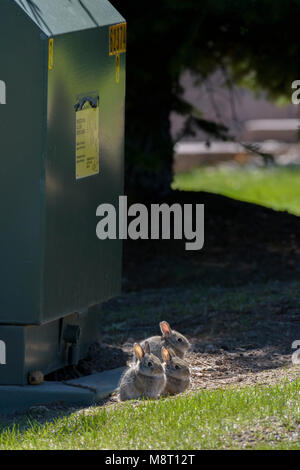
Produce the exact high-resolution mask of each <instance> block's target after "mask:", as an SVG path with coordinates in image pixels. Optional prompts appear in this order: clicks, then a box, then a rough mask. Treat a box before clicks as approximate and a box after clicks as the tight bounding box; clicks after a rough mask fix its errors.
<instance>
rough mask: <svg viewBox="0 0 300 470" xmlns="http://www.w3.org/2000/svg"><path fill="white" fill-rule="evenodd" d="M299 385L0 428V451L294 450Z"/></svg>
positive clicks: (202, 395)
mask: <svg viewBox="0 0 300 470" xmlns="http://www.w3.org/2000/svg"><path fill="white" fill-rule="evenodd" d="M299 398H300V382H299V381H294V382H285V383H281V384H278V385H276V386H269V387H267V386H255V387H245V388H242V389H240V390H238V389H234V388H230V389H226V390H223V389H218V390H213V391H209V390H203V391H200V392H198V393H196V394H194V395H190V396H188V397H184V396H180V397H177V398H175V399H166V400H162V399H161V400H159V401H148V402H142V403H141V404H139V405H137V406H134V405H133V403H130V402H128V403H125V404H118V405H116V406H115V407H114V408H107V409H105V408H92V409H90V410H89V413H88V414H83V413H73V414H71V415H70V416H64V417H61V418H57V419H55V420H54V421H53V422H46V423H44V424H41V423H38V422H37V421H28V422H27V423H24V422H23V424H22V426H18V425H17V424H15V425H14V426H12V427H4V425H2V426H1V425H0V449H170V450H174V449H185V450H187V449H188V450H191V449H220V448H242V447H250V448H256V449H262V448H290V449H300V441H299V437H298V432H297V430H299V423H300V405H299V403H300V400H299Z"/></svg>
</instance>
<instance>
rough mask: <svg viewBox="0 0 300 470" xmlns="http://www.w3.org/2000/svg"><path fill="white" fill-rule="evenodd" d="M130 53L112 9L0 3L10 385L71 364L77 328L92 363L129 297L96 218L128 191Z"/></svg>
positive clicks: (2, 256) (3, 312) (2, 366)
mask: <svg viewBox="0 0 300 470" xmlns="http://www.w3.org/2000/svg"><path fill="white" fill-rule="evenodd" d="M125 51H126V22H125V20H124V18H122V16H121V15H120V14H119V13H118V12H117V11H116V10H115V9H114V8H113V6H112V5H111V4H110V3H109V2H108V1H107V0H51V1H50V0H1V1H0V180H1V184H0V211H1V231H0V261H1V263H0V289H1V290H0V384H24V383H26V381H27V374H28V372H29V371H30V370H32V369H39V370H42V371H43V372H44V373H47V372H50V371H52V370H55V369H56V368H58V367H61V366H63V365H65V364H67V363H68V353H67V350H68V348H69V347H70V343H68V342H67V341H65V340H64V328H66V327H67V326H68V325H70V324H71V325H78V327H79V328H80V331H81V334H80V335H79V339H78V341H77V342H78V344H77V346H78V350H79V351H80V352H79V353H78V357H82V356H83V355H84V354H85V353H86V350H87V347H88V345H89V344H90V343H91V342H93V341H94V340H96V339H98V334H99V325H98V323H97V316H95V314H94V313H92V312H89V308H90V307H91V306H93V305H95V304H99V303H101V302H102V301H104V300H107V299H108V298H110V297H112V296H115V295H118V294H119V292H120V284H121V257H122V246H121V242H120V241H118V240H104V241H100V240H99V239H98V238H97V236H96V225H97V218H96V209H97V207H98V206H99V204H101V203H111V204H113V205H117V203H118V197H119V195H121V194H122V193H123V165H124V161H123V160H124V152H123V147H124V109H125ZM1 345H2V348H1ZM1 351H2V354H1Z"/></svg>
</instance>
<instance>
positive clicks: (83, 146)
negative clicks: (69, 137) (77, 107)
mask: <svg viewBox="0 0 300 470" xmlns="http://www.w3.org/2000/svg"><path fill="white" fill-rule="evenodd" d="M98 173H99V107H97V108H89V109H82V110H81V111H77V113H76V179H80V178H86V177H87V176H92V175H96V174H98Z"/></svg>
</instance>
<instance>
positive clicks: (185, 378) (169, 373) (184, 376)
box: [162, 347, 190, 395]
mask: <svg viewBox="0 0 300 470" xmlns="http://www.w3.org/2000/svg"><path fill="white" fill-rule="evenodd" d="M162 358H163V361H164V362H165V374H166V378H167V382H166V386H165V389H164V391H163V395H176V394H177V393H182V392H184V390H186V389H187V388H188V386H189V385H190V369H189V365H188V363H187V362H186V361H185V360H184V359H180V358H179V357H177V356H176V355H175V353H174V351H173V350H172V349H166V348H165V347H163V348H162Z"/></svg>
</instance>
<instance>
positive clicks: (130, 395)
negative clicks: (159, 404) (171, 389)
mask: <svg viewBox="0 0 300 470" xmlns="http://www.w3.org/2000/svg"><path fill="white" fill-rule="evenodd" d="M134 352H135V355H136V358H137V363H136V364H131V367H130V368H129V369H127V370H126V371H125V373H124V375H123V376H122V377H121V381H120V385H119V398H120V400H121V401H125V400H133V399H137V398H158V397H159V396H160V395H161V393H162V391H163V390H164V388H165V385H166V376H165V372H164V368H163V365H162V363H161V362H160V360H159V359H158V358H157V357H156V356H154V355H153V354H151V352H150V345H149V343H148V342H147V341H146V342H145V344H144V347H141V346H140V345H139V344H137V343H135V344H134Z"/></svg>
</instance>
